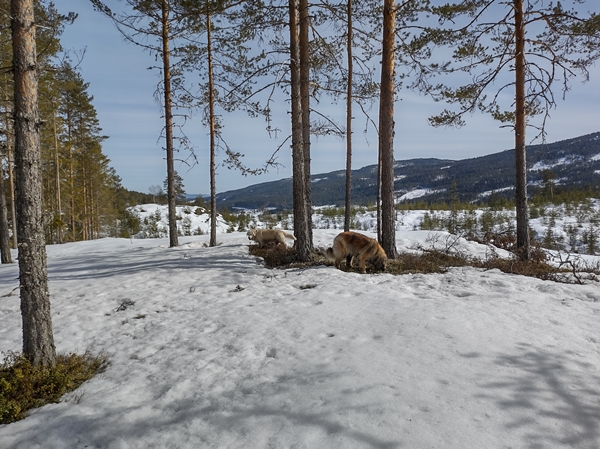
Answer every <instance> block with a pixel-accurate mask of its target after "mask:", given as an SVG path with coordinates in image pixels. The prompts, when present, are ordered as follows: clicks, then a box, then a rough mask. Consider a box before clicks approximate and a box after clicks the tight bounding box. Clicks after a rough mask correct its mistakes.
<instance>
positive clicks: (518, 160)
mask: <svg viewBox="0 0 600 449" xmlns="http://www.w3.org/2000/svg"><path fill="white" fill-rule="evenodd" d="M514 10H515V111H516V118H515V164H516V182H515V187H516V192H515V205H516V219H517V251H518V254H519V257H521V259H522V260H529V259H530V253H531V248H530V242H529V211H528V207H527V160H526V153H527V150H526V145H525V132H526V127H527V110H526V102H525V76H526V75H525V71H526V60H525V23H524V11H523V0H514Z"/></svg>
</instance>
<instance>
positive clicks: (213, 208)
mask: <svg viewBox="0 0 600 449" xmlns="http://www.w3.org/2000/svg"><path fill="white" fill-rule="evenodd" d="M210 22H211V16H210V2H209V1H208V0H206V38H207V42H206V51H207V53H208V120H209V131H210V246H216V245H217V187H216V182H217V181H216V169H215V151H216V149H215V98H214V79H213V57H212V35H211V26H210V25H211V24H210Z"/></svg>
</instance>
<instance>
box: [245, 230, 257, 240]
mask: <svg viewBox="0 0 600 449" xmlns="http://www.w3.org/2000/svg"><path fill="white" fill-rule="evenodd" d="M246 235H247V236H248V240H255V239H256V229H250V230H249V231H248V232H246Z"/></svg>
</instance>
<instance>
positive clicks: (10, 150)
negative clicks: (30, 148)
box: [4, 73, 17, 249]
mask: <svg viewBox="0 0 600 449" xmlns="http://www.w3.org/2000/svg"><path fill="white" fill-rule="evenodd" d="M4 85H5V90H4V100H5V102H6V109H5V111H4V112H5V113H6V117H5V120H6V159H7V165H8V186H9V189H10V215H11V217H12V244H13V248H15V249H16V248H17V219H16V206H15V178H14V176H13V157H12V155H13V148H12V139H11V132H10V116H9V113H8V111H9V109H10V107H9V99H8V77H7V76H6V73H5V74H4Z"/></svg>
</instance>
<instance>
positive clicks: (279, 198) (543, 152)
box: [217, 132, 600, 209]
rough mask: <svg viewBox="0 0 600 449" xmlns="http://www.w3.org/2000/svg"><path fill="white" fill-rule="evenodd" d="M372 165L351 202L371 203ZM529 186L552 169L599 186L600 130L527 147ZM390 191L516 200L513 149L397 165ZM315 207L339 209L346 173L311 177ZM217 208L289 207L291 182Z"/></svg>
mask: <svg viewBox="0 0 600 449" xmlns="http://www.w3.org/2000/svg"><path fill="white" fill-rule="evenodd" d="M376 168H377V167H376V166H375V165H370V166H367V167H363V168H361V169H358V170H353V171H352V204H367V203H373V202H375V198H376V191H375V186H376V179H377V170H376ZM527 168H528V183H529V187H530V189H531V190H533V188H535V186H538V185H540V183H541V180H542V173H543V172H544V170H548V169H549V170H552V172H553V173H554V175H555V176H556V179H555V180H554V182H555V183H556V184H560V185H564V186H572V187H586V186H599V185H600V132H598V133H593V134H588V135H585V136H581V137H577V138H574V139H568V140H563V141H560V142H555V143H545V144H540V145H532V146H530V147H528V149H527ZM394 171H395V178H396V181H395V183H394V188H395V191H396V193H397V196H398V198H403V199H412V198H417V197H418V198H420V199H421V200H425V201H428V202H429V201H432V202H433V201H438V200H441V201H448V200H449V192H450V189H451V188H452V184H453V183H456V193H457V194H458V196H459V199H460V200H462V201H477V200H479V199H482V198H485V197H486V196H488V195H490V194H491V193H492V192H496V193H498V194H501V195H504V196H514V190H513V187H514V182H515V181H514V180H515V155H514V150H507V151H502V152H500V153H494V154H490V155H487V156H481V157H477V158H471V159H463V160H458V161H455V160H447V159H408V160H398V161H396V162H395V167H394ZM311 178H312V200H313V206H322V205H342V204H344V196H345V170H339V171H334V172H330V173H322V174H314V175H312V176H311ZM217 204H218V205H219V208H224V207H227V208H229V209H232V208H238V207H239V208H253V209H254V208H262V207H275V208H281V209H291V208H292V180H291V179H290V178H288V179H282V180H279V181H272V182H265V183H261V184H255V185H252V186H249V187H246V188H243V189H238V190H231V191H228V192H223V193H219V194H218V195H217Z"/></svg>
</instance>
